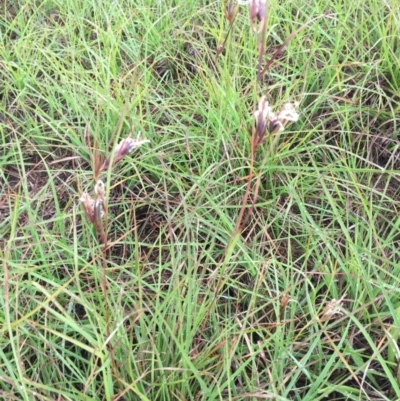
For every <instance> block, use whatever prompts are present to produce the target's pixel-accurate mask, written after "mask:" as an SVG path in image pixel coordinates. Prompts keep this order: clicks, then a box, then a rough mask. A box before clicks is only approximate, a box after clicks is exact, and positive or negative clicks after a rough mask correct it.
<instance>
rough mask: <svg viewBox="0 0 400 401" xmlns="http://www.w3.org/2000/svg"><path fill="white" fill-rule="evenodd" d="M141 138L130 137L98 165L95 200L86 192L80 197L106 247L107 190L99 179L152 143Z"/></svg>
mask: <svg viewBox="0 0 400 401" xmlns="http://www.w3.org/2000/svg"><path fill="white" fill-rule="evenodd" d="M139 136H140V134H139V135H138V137H137V138H135V139H133V138H131V137H130V136H128V137H127V138H125V139H123V140H122V141H121V142H120V143H119V144H118V145H117V146H116V148H115V150H114V152H113V153H112V154H111V155H110V156H109V157H108V158H107V159H106V160H105V161H104V162H103V163H97V166H99V167H96V169H95V185H94V198H92V197H91V196H90V195H89V194H88V193H86V192H85V193H83V194H82V196H81V197H80V202H81V204H82V208H83V211H84V213H85V215H86V217H87V219H88V220H89V221H90V222H91V223H92V224H93V226H94V227H95V229H96V231H97V232H98V234H99V236H100V239H101V242H102V243H103V245H104V246H106V244H107V237H106V235H105V229H104V223H103V218H104V216H107V204H106V190H105V185H104V183H103V181H102V180H101V179H100V178H99V177H100V175H101V173H102V172H104V171H107V170H108V169H109V168H110V166H116V165H117V164H118V163H119V162H120V161H121V160H122V159H123V158H124V157H125V156H127V155H128V154H129V153H130V152H131V151H132V150H133V149H135V148H138V147H139V146H141V145H143V144H144V143H147V142H150V141H149V140H143V139H142V140H141V139H139ZM97 160H98V158H97Z"/></svg>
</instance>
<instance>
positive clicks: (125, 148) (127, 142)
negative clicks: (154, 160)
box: [101, 133, 150, 171]
mask: <svg viewBox="0 0 400 401" xmlns="http://www.w3.org/2000/svg"><path fill="white" fill-rule="evenodd" d="M139 137H140V133H139V134H138V136H137V138H131V137H130V135H129V136H128V137H127V138H125V139H123V140H122V141H121V142H120V143H119V144H118V145H117V146H116V148H115V150H114V157H113V158H112V157H111V156H109V157H108V158H107V159H106V160H105V162H104V163H103V166H102V168H101V171H105V170H107V169H108V167H109V166H110V163H111V160H112V161H113V165H114V166H115V165H116V164H118V163H119V162H120V161H121V160H122V159H123V158H124V157H125V156H126V155H128V154H129V153H130V152H131V151H132V150H133V149H135V148H138V147H139V146H141V145H143V144H144V143H147V142H150V141H149V140H148V139H139Z"/></svg>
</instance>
